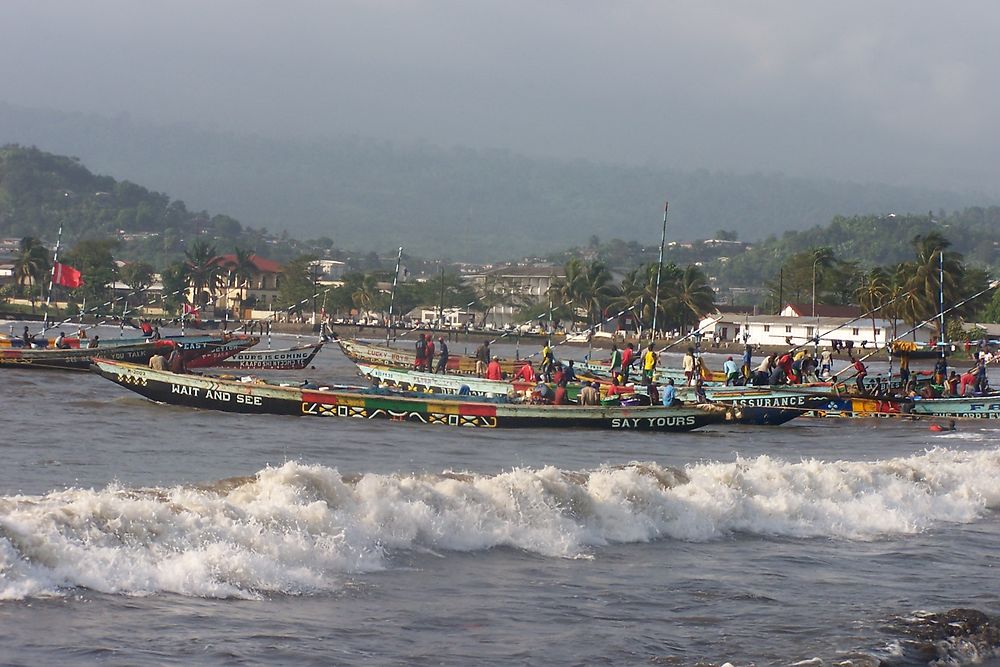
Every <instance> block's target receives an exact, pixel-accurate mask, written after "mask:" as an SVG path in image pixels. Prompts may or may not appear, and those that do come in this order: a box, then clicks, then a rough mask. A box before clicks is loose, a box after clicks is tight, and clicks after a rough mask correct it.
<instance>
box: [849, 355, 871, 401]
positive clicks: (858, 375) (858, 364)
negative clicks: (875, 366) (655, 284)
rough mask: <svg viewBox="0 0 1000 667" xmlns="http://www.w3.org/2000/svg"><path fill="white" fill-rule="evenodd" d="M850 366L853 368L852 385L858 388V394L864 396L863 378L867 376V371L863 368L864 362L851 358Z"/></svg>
mask: <svg viewBox="0 0 1000 667" xmlns="http://www.w3.org/2000/svg"><path fill="white" fill-rule="evenodd" d="M851 364H852V365H853V366H854V383H855V385H856V386H857V388H858V393H859V394H864V393H865V377H867V376H868V369H867V368H865V364H864V362H862V361H861V359H858V358H856V357H851Z"/></svg>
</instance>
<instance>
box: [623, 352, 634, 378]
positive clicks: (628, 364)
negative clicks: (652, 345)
mask: <svg viewBox="0 0 1000 667" xmlns="http://www.w3.org/2000/svg"><path fill="white" fill-rule="evenodd" d="M634 363H635V345H633V344H632V343H629V344H628V345H626V346H625V349H624V350H622V378H623V379H624V381H625V382H626V383H628V376H629V374H630V373H631V372H632V364H634Z"/></svg>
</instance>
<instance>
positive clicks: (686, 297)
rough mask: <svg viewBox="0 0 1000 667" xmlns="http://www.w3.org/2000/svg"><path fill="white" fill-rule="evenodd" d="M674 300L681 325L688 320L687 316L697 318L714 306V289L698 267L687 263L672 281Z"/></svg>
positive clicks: (710, 310)
mask: <svg viewBox="0 0 1000 667" xmlns="http://www.w3.org/2000/svg"><path fill="white" fill-rule="evenodd" d="M674 289H675V290H676V291H675V292H674V300H675V302H676V305H677V306H678V310H679V315H680V320H681V326H684V325H686V324H687V322H688V317H689V316H691V317H693V318H694V322H695V323H697V322H698V320H699V318H701V317H703V316H704V315H705V314H706V313H710V312H712V310H713V309H714V308H715V290H713V289H712V288H711V286H710V285H709V284H708V278H707V277H706V276H705V272H704V271H702V270H701V268H700V267H698V266H695V265H693V264H691V265H688V266H686V267H685V268H684V270H683V271H682V272H681V274H680V276H679V277H678V280H677V282H675V283H674Z"/></svg>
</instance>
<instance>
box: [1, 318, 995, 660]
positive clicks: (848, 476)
mask: <svg viewBox="0 0 1000 667" xmlns="http://www.w3.org/2000/svg"><path fill="white" fill-rule="evenodd" d="M108 335H109V336H110V335H114V333H113V332H109V334H108ZM289 343H290V340H288V339H284V340H282V341H276V344H289ZM464 347H465V344H464V343H457V344H452V349H453V351H459V352H461V351H463V348H464ZM469 347H470V348H472V347H474V345H471V344H470V345H469ZM456 348H457V349H456ZM502 351H505V350H502ZM351 368H352V367H351V365H350V364H349V363H347V362H346V360H345V359H343V357H342V356H341V355H340V353H339V352H338V351H337V350H336V349H335V348H328V349H327V350H324V351H323V352H322V353H321V356H320V357H319V358H318V359H317V368H316V369H311V370H309V371H303V372H300V373H295V374H292V375H290V376H289V377H292V378H294V379H295V380H297V381H301V380H302V379H304V378H306V377H309V378H311V379H331V380H339V381H351V380H352V371H351ZM2 382H3V385H2V386H3V388H4V394H5V401H4V405H3V408H2V411H3V412H2V414H3V419H2V424H0V430H2V434H3V437H2V438H0V448H2V455H3V461H4V465H3V466H0V627H3V628H4V630H5V632H4V638H3V639H0V663H3V664H51V663H56V662H59V663H62V664H67V663H70V664H73V663H77V664H83V663H93V662H101V663H105V664H121V665H131V664H192V663H199V664H240V663H262V662H263V663H278V664H289V663H295V664H448V665H464V664H485V663H508V662H515V663H522V664H677V665H689V664H723V663H725V662H727V661H728V662H731V663H733V664H734V665H748V664H794V663H799V664H820V661H822V663H823V664H838V663H847V664H878V662H879V661H883V662H885V663H886V664H932V663H934V664H964V663H970V664H971V663H973V662H976V661H978V662H979V664H990V661H994V663H993V664H995V661H996V660H997V658H996V655H997V654H996V653H995V652H994V648H995V641H994V639H996V638H995V637H993V636H992V635H991V634H990V632H989V628H990V626H988V625H985V624H986V623H988V620H989V619H985V620H984V619H982V618H980V617H978V616H976V615H975V614H974V613H973V612H960V613H959V614H960V615H959V616H954V615H953V616H948V617H944V616H935V614H944V613H945V612H948V611H949V610H952V609H955V608H962V609H970V610H977V611H978V612H982V613H985V614H987V615H989V616H993V615H995V614H997V613H998V612H1000V604H998V600H997V594H998V591H1000V585H998V584H997V583H996V572H997V567H998V555H997V554H998V553H1000V551H998V547H1000V529H998V521H997V519H998V512H997V510H998V507H1000V483H998V481H1000V448H998V446H997V444H998V441H997V437H998V434H1000V425H991V424H989V423H986V424H981V423H962V424H961V425H960V430H959V431H958V432H955V433H948V434H933V433H931V432H929V431H928V430H927V428H926V424H922V423H908V422H898V421H855V422H840V421H824V422H811V421H806V420H796V421H793V422H791V423H789V424H787V425H785V426H782V427H777V428H751V427H734V426H728V427H718V428H714V429H711V430H704V431H698V432H694V433H690V434H682V435H677V436H663V435H659V436H658V435H655V434H643V433H629V434H615V433H603V432H589V431H560V432H556V431H541V430H539V431H534V430H526V431H494V432H485V431H471V430H457V429H446V428H435V427H422V426H416V425H412V424H391V423H385V422H378V423H369V422H361V421H355V420H306V419H294V418H275V417H263V416H262V417H257V416H239V415H228V414H222V413H213V412H198V411H190V410H185V409H179V408H172V407H169V406H163V405H156V404H153V403H150V402H147V401H145V400H144V399H141V398H138V397H136V396H134V395H132V394H129V393H127V392H126V391H125V390H123V389H120V388H118V387H116V386H114V385H112V384H111V383H108V382H106V381H104V380H101V379H100V378H97V377H95V376H90V375H86V374H79V375H73V374H60V373H38V372H29V371H4V374H3V378H2ZM941 628H945V629H947V628H951V629H952V630H951V631H947V632H944V633H943V634H942V633H940V632H938V630H940V629H941ZM955 628H964V630H962V631H961V632H958V631H955V630H954V629H955ZM935 632H937V634H935ZM963 633H964V635H965V636H964V637H963V638H961V639H954V638H949V637H947V636H946V635H951V634H963ZM934 661H938V662H934Z"/></svg>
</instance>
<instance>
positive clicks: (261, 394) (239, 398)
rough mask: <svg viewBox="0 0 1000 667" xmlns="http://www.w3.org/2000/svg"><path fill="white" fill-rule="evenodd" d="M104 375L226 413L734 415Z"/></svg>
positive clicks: (127, 368)
mask: <svg viewBox="0 0 1000 667" xmlns="http://www.w3.org/2000/svg"><path fill="white" fill-rule="evenodd" d="M94 370H96V371H97V372H98V373H100V374H101V376H103V377H105V378H107V379H108V380H111V381H112V382H115V383H116V384H119V385H121V386H122V387H125V388H126V389H129V390H131V391H134V392H136V393H138V394H141V395H143V396H145V397H146V398H149V399H152V400H154V401H159V402H162V403H170V404H173V405H185V406H190V407H196V408H205V409H211V410H223V411H226V412H240V413H248V414H275V415H294V416H308V417H355V418H361V419H388V420H393V421H400V422H419V423H424V424H444V425H448V426H473V427H482V428H501V427H503V428H508V427H509V428H516V427H563V428H565V427H574V428H603V429H616V430H639V431H690V430H692V429H696V428H700V427H702V426H706V425H709V424H716V423H721V422H726V421H733V420H734V419H735V411H734V410H733V409H731V408H725V407H722V406H715V405H700V406H690V407H670V408H667V407H662V406H630V407H625V406H568V405H559V406H552V405H531V404H521V403H506V402H486V401H471V400H460V399H458V398H447V397H440V398H439V397H412V398H411V397H407V396H403V395H400V394H394V393H391V392H365V391H343V390H333V389H331V390H325V389H307V388H304V387H282V386H277V385H271V384H262V383H244V382H238V381H234V380H224V379H220V378H215V377H209V376H202V375H193V374H181V373H171V372H169V371H158V370H153V369H151V368H148V367H146V366H140V365H137V364H128V363H121V362H117V361H110V360H107V359H100V358H98V359H95V360H94Z"/></svg>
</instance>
